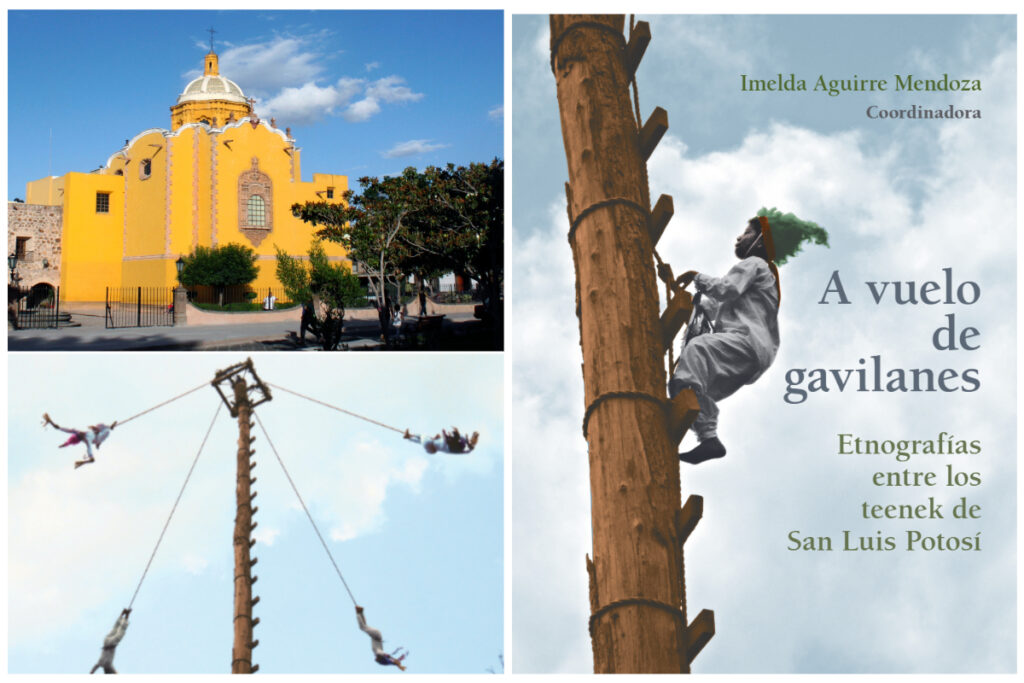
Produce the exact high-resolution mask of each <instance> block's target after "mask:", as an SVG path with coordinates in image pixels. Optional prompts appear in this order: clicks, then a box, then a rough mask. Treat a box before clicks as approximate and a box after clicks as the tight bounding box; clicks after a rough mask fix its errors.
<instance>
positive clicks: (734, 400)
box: [506, 14, 1018, 673]
mask: <svg viewBox="0 0 1024 683" xmlns="http://www.w3.org/2000/svg"><path fill="white" fill-rule="evenodd" d="M627 19H628V18H627ZM637 19H639V20H647V21H649V22H650V24H651V33H652V40H651V43H650V45H649V47H648V48H647V52H646V55H645V56H644V59H643V61H642V62H641V64H640V67H639V69H638V72H637V82H638V86H639V93H640V95H639V99H640V110H641V113H642V116H643V117H644V118H645V119H646V117H647V116H649V115H650V113H651V111H652V110H653V109H654V107H655V106H661V107H663V108H664V109H666V110H667V112H668V117H669V130H668V132H667V133H666V135H665V137H664V138H663V139H662V141H661V143H660V144H659V145H658V147H657V149H656V150H655V151H654V153H653V154H652V156H651V158H650V160H649V162H648V173H649V178H650V194H651V197H652V198H655V199H656V198H657V197H658V196H659V195H660V194H662V193H665V194H669V195H671V196H672V197H673V199H674V204H675V215H674V217H673V218H672V221H671V222H670V223H669V225H668V228H667V229H666V231H665V234H664V235H663V236H662V238H661V240H660V242H659V243H658V251H659V253H660V255H661V257H662V258H663V259H665V260H666V261H668V262H669V263H671V264H672V266H673V267H674V270H675V272H676V273H680V272H682V271H684V270H688V269H691V268H693V269H696V270H698V271H700V272H705V273H709V274H711V275H721V274H724V273H725V272H726V271H727V269H728V268H729V267H731V265H732V264H733V263H734V262H735V257H734V256H733V254H732V244H733V240H734V239H735V237H736V235H737V234H739V232H740V231H741V230H742V229H743V227H744V225H745V223H746V220H747V219H748V218H749V217H750V216H752V215H753V214H754V213H755V212H756V211H757V210H758V209H759V208H760V207H762V206H768V207H771V206H776V207H778V208H779V209H781V210H783V211H792V212H794V213H795V214H797V215H798V216H800V217H802V218H805V219H808V220H813V221H816V222H818V223H819V224H821V225H822V226H824V227H825V228H826V229H827V230H828V231H829V233H830V244H831V248H829V249H825V248H823V247H807V248H806V249H805V250H804V252H803V253H801V254H799V255H798V256H797V257H796V258H794V259H792V260H791V261H790V262H788V263H787V264H785V265H784V266H782V267H781V269H780V270H781V281H782V307H781V309H780V313H779V326H780V334H781V347H780V349H779V355H778V356H777V357H776V359H775V362H774V364H773V366H772V367H771V368H770V369H769V370H768V371H767V372H766V373H765V374H764V376H762V377H761V378H760V379H759V380H758V381H757V382H756V383H755V384H754V385H752V386H748V387H744V388H742V389H741V390H740V391H738V392H737V393H736V394H735V395H734V396H731V397H729V398H728V399H726V400H725V401H723V402H722V403H721V404H720V408H721V417H720V421H719V436H720V437H721V438H722V441H723V442H724V443H725V445H726V447H727V449H728V454H727V455H726V457H725V458H724V459H722V460H720V461H715V462H710V463H706V464H704V465H701V466H698V467H690V466H684V468H685V469H683V470H682V472H681V476H682V497H683V500H685V499H686V497H687V496H688V495H690V494H700V495H703V496H704V518H703V520H702V521H701V522H700V524H699V525H698V527H697V529H696V530H695V531H694V533H693V535H692V536H691V537H690V539H689V540H688V541H687V543H686V547H685V551H686V571H687V576H686V581H687V605H688V612H689V613H688V616H689V617H690V618H691V619H692V618H693V617H694V616H696V614H697V612H698V611H699V610H700V609H703V608H707V609H712V610H714V612H715V617H716V627H717V633H716V635H715V637H714V638H713V639H712V640H711V641H710V643H709V644H708V645H707V647H705V649H704V650H703V651H702V652H701V654H700V655H699V656H698V657H697V659H696V660H695V661H694V665H693V671H694V672H696V673H794V672H801V673H839V672H844V673H866V672H894V673H897V672H904V673H911V672H951V673H964V672H1012V671H1014V670H1015V668H1016V662H1017V652H1016V649H1015V646H1016V644H1017V642H1018V633H1017V630H1016V616H1017V612H1016V605H1017V585H1016V576H1017V564H1016V553H1017V545H1016V542H1017V533H1016V532H1017V527H1016V523H1017V522H1016V518H1017V508H1016V505H1015V501H1016V485H1017V464H1016V459H1015V458H1014V457H1013V454H1014V453H1015V452H1017V448H1016V443H1017V433H1016V427H1015V425H1016V421H1017V412H1016V404H1015V401H1014V396H1015V390H1016V389H1015V387H1016V385H1015V378H1016V375H1017V361H1016V360H1015V359H1016V358H1017V357H1018V353H1017V343H1016V339H1017V338H1016V319H1015V315H1014V311H1015V310H1017V298H1016V284H1017V277H1018V276H1017V268H1016V266H1017V258H1018V257H1017V253H1016V234H1017V233H1016V223H1015V217H1016V215H1017V204H1016V192H1017V168H1016V160H1017V148H1016V130H1017V113H1018V112H1017V109H1016V99H1017V82H1018V74H1017V35H1016V17H1013V16H1009V17H1008V16H909V17H904V16H800V15H776V16H757V15H729V16H722V15H713V14H709V15H688V16H672V15H643V14H640V15H637ZM511 52H512V57H511V60H512V65H511V66H512V102H513V108H512V109H513V113H512V120H511V121H510V125H511V128H512V139H513V147H512V153H511V155H510V165H511V168H512V175H511V185H512V202H511V205H510V206H511V209H510V212H511V213H510V217H509V218H510V220H509V225H510V231H509V240H510V242H512V243H514V244H516V245H517V248H515V249H512V250H510V251H509V263H508V264H507V271H508V273H509V277H508V280H509V285H508V286H509V290H510V291H512V292H514V293H515V295H514V296H512V297H511V299H510V301H511V306H512V310H511V311H510V314H509V315H510V318H511V319H514V320H516V330H517V334H516V335H515V336H514V337H511V338H510V340H509V343H508V344H507V345H506V353H507V354H509V356H510V362H509V374H508V378H509V379H508V401H507V405H508V409H507V420H508V425H509V429H510V430H514V431H515V432H516V433H517V434H522V435H523V436H522V437H521V438H519V439H517V441H516V443H515V444H510V448H509V453H508V458H509V484H508V495H509V502H510V507H511V509H512V510H513V511H514V513H513V514H512V515H511V517H510V519H509V524H508V529H507V533H508V535H509V542H508V548H509V563H508V577H509V579H508V580H509V584H510V585H509V593H510V596H511V603H512V604H513V605H514V606H515V609H513V610H512V612H511V614H510V620H509V635H508V657H507V659H508V663H509V667H508V668H509V671H512V672H521V673H530V672H559V673H570V672H573V673H585V672H588V671H590V670H592V652H591V644H590V639H589V637H588V634H587V619H588V615H589V612H590V610H589V603H588V597H587V595H588V593H587V579H586V572H585V570H584V566H583V565H584V563H583V557H584V555H585V554H586V553H589V552H590V550H591V537H590V528H591V527H590V523H591V522H590V498H589V496H590V492H589V473H588V467H587V445H586V442H585V441H584V439H583V438H582V435H581V431H580V424H581V420H582V417H583V413H584V409H585V405H584V400H583V387H582V381H581V377H580V363H581V354H580V347H579V329H578V321H577V319H576V316H575V301H574V292H575V275H574V271H573V263H572V254H571V251H570V248H569V245H568V243H567V241H566V233H567V231H568V224H567V218H566V207H565V191H564V183H565V181H566V180H567V179H568V172H567V170H566V162H565V153H564V147H563V143H562V135H561V129H560V121H559V111H558V103H557V99H556V92H555V79H554V76H553V75H552V72H551V67H550V64H549V57H550V53H549V33H548V17H547V16H514V17H513V18H512V39H511ZM790 72H795V73H796V74H797V76H798V77H803V78H806V79H808V80H811V79H813V78H816V77H817V75H818V74H824V75H825V77H826V78H827V79H832V78H836V79H840V78H852V77H853V76H854V75H855V74H856V75H858V76H860V77H861V78H887V79H889V80H890V82H891V81H892V79H893V78H894V74H901V75H904V74H906V73H913V74H915V75H917V76H918V77H932V76H925V75H924V74H934V75H935V76H934V77H937V78H941V77H942V74H944V73H948V74H949V75H950V77H951V78H977V79H980V80H981V81H982V84H983V85H982V87H983V89H982V92H980V93H923V92H922V93H914V94H908V93H895V92H892V91H890V92H886V93H874V94H871V93H845V94H842V95H840V96H839V97H828V96H827V95H823V94H822V93H813V92H806V93H794V94H779V93H742V92H740V87H739V85H740V75H741V74H744V73H745V74H747V75H748V76H752V77H757V78H772V77H774V76H775V75H776V74H778V73H782V74H784V75H788V74H789V73H790ZM871 104H877V105H880V106H882V107H884V108H909V107H910V105H912V104H917V105H919V106H925V107H931V106H941V107H946V106H948V105H949V104H953V105H954V106H955V107H958V108H980V110H981V111H982V114H983V118H982V119H981V120H978V121H966V120H953V121H942V120H929V121H923V120H917V121H912V120H902V121H893V120H885V121H883V120H875V119H869V118H867V116H866V115H865V111H866V109H867V107H868V106H869V105H871ZM652 265H653V264H652ZM946 267H948V268H952V269H953V273H954V276H955V278H956V281H957V282H962V281H966V280H971V281H975V282H977V283H978V285H979V286H980V288H981V291H982V298H981V299H980V300H979V301H978V303H977V304H974V305H972V306H955V307H939V306H896V305H893V304H891V303H888V302H887V303H883V304H882V305H879V306H876V305H874V304H873V303H871V300H870V298H869V294H868V292H867V290H866V288H865V284H864V283H865V282H867V281H886V280H894V281H896V280H898V281H907V280H914V281H916V282H918V283H921V282H924V281H928V280H937V281H941V280H942V277H943V271H942V269H943V268H946ZM836 270H838V271H839V272H840V273H841V276H842V278H843V281H844V283H846V284H847V285H848V287H849V289H848V290H847V291H848V292H849V293H850V294H851V298H852V299H853V304H852V305H850V306H821V305H817V301H818V300H819V299H820V298H821V293H822V291H823V290H824V288H825V285H826V283H827V281H828V279H829V276H830V275H831V273H832V272H833V271H836ZM659 290H660V287H659ZM617 303H618V302H607V304H606V307H607V308H608V309H611V308H613V307H614V306H615V305H616V304H617ZM663 306H664V302H662V307H663ZM954 312H955V313H956V315H957V319H958V320H959V321H961V322H960V323H959V324H962V325H972V326H975V327H977V328H978V329H979V330H981V335H982V337H981V338H982V339H983V346H982V348H981V349H979V350H978V351H975V352H963V351H961V352H948V351H937V350H935V349H934V348H933V347H932V345H931V343H930V339H931V333H932V332H933V331H934V330H935V329H936V328H937V327H939V326H940V325H941V324H942V323H943V322H944V320H945V318H944V315H946V314H948V313H954ZM968 321H969V322H968ZM677 343H678V342H677ZM876 354H877V355H880V356H882V358H883V361H884V364H885V368H886V369H889V368H917V367H927V368H933V369H935V370H936V371H938V370H940V369H943V368H953V369H955V370H957V371H958V372H960V371H963V370H964V369H967V368H976V369H977V370H978V373H979V376H980V377H981V381H982V387H981V389H980V390H979V391H977V392H974V393H973V394H942V393H940V392H936V393H932V394H925V393H917V394H913V393H908V394H905V395H904V394H900V393H892V394H888V393H885V394H876V393H850V392H849V391H847V392H845V393H840V392H838V391H835V390H834V389H833V390H832V391H831V392H829V393H827V394H825V393H818V394H813V395H812V397H811V398H810V399H809V400H807V401H806V402H804V403H802V404H799V405H790V404H787V403H785V402H784V401H783V396H784V394H785V392H786V374H787V370H789V369H791V368H836V369H843V368H859V367H861V366H860V365H859V364H858V359H860V358H868V357H869V356H871V355H876ZM526 425H529V430H528V431H527V430H525V429H524V427H525V426H526ZM941 431H945V432H947V433H949V434H954V435H955V436H956V437H957V438H964V439H980V440H981V441H982V443H983V444H984V451H983V454H982V455H981V456H980V457H976V458H972V459H969V460H955V461H953V462H952V464H955V465H956V466H957V467H958V468H961V469H964V470H967V471H976V472H978V473H980V476H981V477H982V480H983V484H982V486H980V487H978V488H977V489H973V490H971V491H970V492H966V493H965V492H962V491H961V492H956V490H955V489H943V490H941V491H935V490H932V491H922V490H920V489H913V490H893V491H879V490H878V489H876V488H875V487H873V486H872V485H871V483H870V477H871V475H872V473H873V472H875V471H888V470H895V469H900V470H902V469H903V467H904V465H901V464H900V463H897V462H896V461H895V460H894V459H892V458H879V457H861V458H859V459H853V458H843V457H839V456H838V455H837V454H836V450H837V446H836V439H837V433H839V432H848V433H855V434H856V435H858V436H861V437H863V438H875V439H901V438H903V439H914V438H917V439H929V438H931V439H935V438H936V437H937V436H938V434H939V433H940V432H941ZM694 443H695V441H694V439H693V437H692V436H688V437H687V439H686V440H684V442H683V444H682V448H683V449H689V448H691V447H692V446H693V445H694ZM552 452H557V453H558V455H559V457H558V458H552V457H551V453H552ZM950 460H951V459H950V458H948V457H947V458H939V459H933V460H926V459H922V458H917V459H912V460H911V461H910V463H909V468H910V469H911V470H921V471H938V472H942V471H943V469H942V468H943V467H944V466H945V465H946V464H951V462H950ZM929 495H936V496H937V499H938V500H939V501H940V502H944V503H948V504H949V505H952V503H953V502H955V501H956V500H958V498H959V496H961V495H966V496H967V497H968V499H970V500H972V502H975V503H978V504H980V505H981V506H982V509H983V511H984V512H983V514H982V517H981V519H980V520H977V521H976V522H974V521H972V522H963V521H955V520H953V521H950V520H944V521H941V522H940V521H925V522H919V523H917V524H916V526H917V527H918V528H920V529H922V530H924V531H926V532H931V533H946V534H947V535H953V534H957V535H967V534H968V533H970V534H971V535H973V534H974V532H976V531H981V532H982V535H983V539H984V544H985V545H984V549H983V551H982V552H978V553H920V552H918V553H912V552H902V551H901V552H894V553H872V554H866V553H860V554H857V553H842V552H833V553H817V554H815V553H798V552H791V551H789V550H787V549H786V547H787V545H788V539H787V534H788V533H789V532H790V531H792V530H795V529H796V530H800V531H801V532H802V534H804V535H810V534H815V535H825V534H827V535H839V534H841V531H842V530H844V529H850V530H852V531H854V532H855V533H863V534H865V535H871V536H873V535H874V534H875V533H876V532H877V531H883V532H884V533H886V534H891V535H896V536H897V537H900V535H901V534H902V533H903V532H904V530H905V529H906V528H908V527H913V526H915V524H913V523H910V524H908V523H906V522H905V521H899V520H883V521H881V522H876V521H875V520H865V519H861V518H860V514H859V513H860V504H861V502H863V501H867V500H870V501H873V502H875V503H918V502H926V501H927V497H928V496H929ZM526 500H528V501H530V502H531V504H530V506H529V507H525V506H524V505H522V502H521V501H526ZM946 509H947V511H948V509H949V506H948V505H947V508H946ZM966 624H972V625H975V626H976V627H977V628H975V627H974V626H971V627H965V625H966ZM865 652H868V653H870V655H869V656H867V657H865V656H864V653H865Z"/></svg>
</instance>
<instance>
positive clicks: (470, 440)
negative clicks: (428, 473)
mask: <svg viewBox="0 0 1024 683" xmlns="http://www.w3.org/2000/svg"><path fill="white" fill-rule="evenodd" d="M404 437H405V438H406V439H408V440H409V441H412V442H413V443H422V444H423V450H425V451H426V452H427V453H430V454H431V455H433V454H434V453H469V452H471V451H472V450H473V449H474V448H476V442H477V441H478V440H479V439H480V432H473V434H472V435H470V436H468V437H466V436H463V435H462V434H460V433H459V430H458V429H457V428H455V427H452V431H451V433H450V434H449V433H448V432H447V431H445V430H443V429H442V430H441V433H440V434H435V435H434V438H432V439H427V440H426V441H423V438H422V437H421V436H420V435H419V434H410V433H409V430H408V429H406V430H405V434H404Z"/></svg>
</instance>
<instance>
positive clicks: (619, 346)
mask: <svg viewBox="0 0 1024 683" xmlns="http://www.w3.org/2000/svg"><path fill="white" fill-rule="evenodd" d="M550 23H551V57H552V69H553V71H554V72H555V80H556V83H557V91H558V104H559V110H560V113H561V122H562V135H563V138H564V142H565V154H566V160H567V161H568V167H569V184H568V185H567V187H566V192H567V195H568V197H567V198H568V210H569V218H570V223H571V227H570V232H569V243H570V246H571V247H572V253H573V261H574V263H575V269H576V304H577V309H576V310H577V315H578V317H579V326H580V346H581V347H582V349H583V383H584V396H585V400H586V405H587V413H586V415H587V419H586V420H585V423H584V430H585V436H586V437H587V443H588V447H589V460H590V492H591V516H592V525H593V561H591V560H590V558H588V559H587V569H588V572H589V574H590V601H591V611H592V616H591V620H590V630H591V638H592V645H593V650H594V671H595V672H596V673H688V672H689V670H690V666H689V658H688V656H687V652H688V650H689V647H688V646H689V643H688V637H687V628H686V604H685V591H684V582H683V552H682V539H681V537H680V534H679V529H678V526H679V519H680V492H679V460H678V456H677V454H676V450H675V444H674V443H670V440H669V437H668V435H667V430H666V408H665V401H666V399H667V397H666V393H665V387H666V376H665V368H664V366H663V364H662V363H663V360H662V356H663V353H664V349H663V341H662V337H663V330H662V324H661V322H660V320H659V316H658V292H657V283H656V278H655V273H654V268H653V263H652V251H651V250H652V246H653V245H652V241H651V235H650V231H649V223H650V218H649V217H650V200H649V195H648V187H647V169H646V165H645V157H642V152H641V143H642V142H643V140H649V137H650V135H647V136H641V133H640V131H639V130H638V127H637V124H636V121H635V119H634V117H633V115H632V113H631V111H630V102H629V96H628V90H627V89H628V86H629V81H630V77H631V73H627V68H626V66H624V61H626V60H625V59H624V57H625V56H626V55H633V56H634V57H635V52H636V50H633V51H630V50H627V49H626V47H627V46H626V41H625V39H624V38H623V35H622V32H623V27H624V17H623V16H621V15H614V16H613V15H571V16H558V15H552V16H551V19H550ZM635 58H636V60H638V59H639V58H638V57H635ZM631 59H632V58H631ZM631 68H635V64H632V65H631ZM648 146H650V143H649V142H647V143H646V144H644V150H643V153H645V154H649V153H650V150H649V149H647V147H648Z"/></svg>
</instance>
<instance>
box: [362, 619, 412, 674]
mask: <svg viewBox="0 0 1024 683" xmlns="http://www.w3.org/2000/svg"><path fill="white" fill-rule="evenodd" d="M356 619H358V620H359V630H360V631H362V632H363V633H365V634H366V635H368V636H370V647H371V648H373V657H374V659H376V660H377V663H378V664H380V665H381V666H388V665H392V666H397V667H398V668H399V669H401V670H402V671H405V667H404V666H403V665H402V660H403V659H405V658H406V657H408V656H409V652H408V651H406V652H404V653H403V654H401V655H399V654H398V653H399V652H401V650H402V649H403V648H398V649H397V650H395V651H394V652H392V653H391V654H388V653H387V652H385V651H384V636H382V635H381V633H380V631H378V630H377V629H375V628H373V627H371V626H367V625H366V617H364V616H363V608H362V607H360V606H359V605H356Z"/></svg>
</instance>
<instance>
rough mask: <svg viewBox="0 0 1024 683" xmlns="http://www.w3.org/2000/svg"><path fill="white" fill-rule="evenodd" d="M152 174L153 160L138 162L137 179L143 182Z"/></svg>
mask: <svg viewBox="0 0 1024 683" xmlns="http://www.w3.org/2000/svg"><path fill="white" fill-rule="evenodd" d="M152 172H153V160H152V159H143V160H142V161H140V162H139V178H140V179H142V180H145V179H146V178H148V177H149V176H150V174H152Z"/></svg>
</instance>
